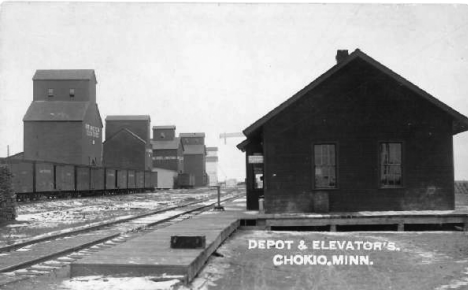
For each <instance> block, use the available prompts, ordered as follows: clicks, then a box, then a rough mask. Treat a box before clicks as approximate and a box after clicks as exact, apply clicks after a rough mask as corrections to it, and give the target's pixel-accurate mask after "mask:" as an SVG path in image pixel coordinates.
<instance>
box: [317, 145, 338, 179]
mask: <svg viewBox="0 0 468 290" xmlns="http://www.w3.org/2000/svg"><path fill="white" fill-rule="evenodd" d="M335 164H336V152H335V145H334V144H321V145H314V175H315V177H314V180H315V188H334V187H336V165H335Z"/></svg>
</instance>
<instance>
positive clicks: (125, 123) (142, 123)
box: [106, 120, 150, 143]
mask: <svg viewBox="0 0 468 290" xmlns="http://www.w3.org/2000/svg"><path fill="white" fill-rule="evenodd" d="M122 129H128V130H130V131H132V132H133V133H135V134H136V135H137V136H138V137H140V138H141V139H143V141H145V142H147V143H149V141H150V123H149V121H147V120H107V121H106V140H107V139H109V138H110V137H111V136H112V135H114V134H116V133H117V132H119V131H120V130H122Z"/></svg>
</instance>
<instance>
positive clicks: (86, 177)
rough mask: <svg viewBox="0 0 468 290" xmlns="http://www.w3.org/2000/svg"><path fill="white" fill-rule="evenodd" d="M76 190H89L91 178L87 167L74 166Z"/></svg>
mask: <svg viewBox="0 0 468 290" xmlns="http://www.w3.org/2000/svg"><path fill="white" fill-rule="evenodd" d="M75 171H76V190H77V191H89V182H90V178H91V174H90V170H89V167H86V166H76V167H75Z"/></svg>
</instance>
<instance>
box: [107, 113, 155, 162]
mask: <svg viewBox="0 0 468 290" xmlns="http://www.w3.org/2000/svg"><path fill="white" fill-rule="evenodd" d="M150 124H151V118H150V116H146V115H114V116H107V118H106V141H105V142H104V158H103V163H104V165H105V166H108V167H120V168H132V169H139V170H151V168H152V156H153V151H152V148H151V142H150V134H151V132H150Z"/></svg>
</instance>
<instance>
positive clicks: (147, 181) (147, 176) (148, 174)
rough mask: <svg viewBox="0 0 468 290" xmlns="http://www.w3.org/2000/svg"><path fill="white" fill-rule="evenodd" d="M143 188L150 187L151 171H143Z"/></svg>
mask: <svg viewBox="0 0 468 290" xmlns="http://www.w3.org/2000/svg"><path fill="white" fill-rule="evenodd" d="M145 189H146V190H149V189H151V171H145Z"/></svg>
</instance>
